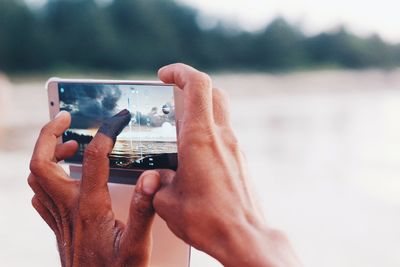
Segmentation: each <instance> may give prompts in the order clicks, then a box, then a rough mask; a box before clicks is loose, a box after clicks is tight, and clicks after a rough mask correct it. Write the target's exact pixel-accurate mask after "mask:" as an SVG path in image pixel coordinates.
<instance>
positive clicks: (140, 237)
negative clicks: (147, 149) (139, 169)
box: [122, 171, 160, 245]
mask: <svg viewBox="0 0 400 267" xmlns="http://www.w3.org/2000/svg"><path fill="white" fill-rule="evenodd" d="M159 188H160V175H159V174H158V172H156V171H146V172H144V173H143V174H142V175H141V176H140V177H139V180H138V182H137V184H136V187H135V190H134V193H133V196H132V201H131V206H130V209H129V217H128V222H127V227H126V232H125V233H124V239H125V240H122V241H127V242H134V243H130V244H135V245H138V244H140V242H142V241H144V240H146V238H150V233H151V226H152V224H153V219H154V208H153V197H154V194H155V193H156V192H157V190H158V189H159Z"/></svg>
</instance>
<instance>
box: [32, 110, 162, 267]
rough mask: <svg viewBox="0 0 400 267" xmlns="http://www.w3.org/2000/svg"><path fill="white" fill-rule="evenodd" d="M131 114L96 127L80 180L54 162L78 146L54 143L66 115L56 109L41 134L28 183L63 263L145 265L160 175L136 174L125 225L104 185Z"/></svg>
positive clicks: (66, 122) (67, 118)
mask: <svg viewBox="0 0 400 267" xmlns="http://www.w3.org/2000/svg"><path fill="white" fill-rule="evenodd" d="M129 119H130V115H129V112H128V111H126V110H124V111H121V112H120V113H119V114H117V115H116V116H114V117H113V118H109V119H108V120H106V121H105V123H104V124H103V126H102V127H100V129H103V130H101V131H99V132H98V133H97V134H96V135H95V136H94V138H93V140H92V141H91V142H90V144H89V145H88V146H87V149H86V151H85V154H84V163H83V176H82V180H81V181H79V180H73V179H71V178H70V177H69V176H68V175H67V174H66V173H65V172H64V170H63V169H62V167H61V166H60V165H58V164H57V162H58V161H62V160H64V159H66V158H68V157H70V156H72V155H74V154H75V153H76V151H77V150H78V143H77V142H75V141H70V142H67V143H64V144H57V138H58V137H60V136H61V135H62V134H63V133H64V131H65V130H67V129H68V128H69V127H70V124H71V117H70V114H69V113H67V112H65V111H64V112H60V113H59V114H58V115H57V117H56V118H55V119H54V120H52V121H51V122H50V123H48V124H47V125H46V126H45V127H44V128H43V129H42V131H41V133H40V136H39V138H38V141H37V143H36V146H35V150H34V153H33V156H32V160H31V164H30V169H31V172H32V173H31V174H30V176H29V178H28V182H29V185H30V186H31V188H32V189H33V191H34V193H35V196H34V197H33V199H32V204H33V206H34V207H35V208H36V210H37V211H38V213H39V214H40V215H41V216H42V218H43V219H44V220H45V221H46V222H47V224H48V225H49V226H50V228H51V229H52V230H53V231H54V233H55V235H56V238H57V244H58V249H59V252H60V256H61V261H62V266H143V267H144V266H148V265H149V261H150V252H151V228H152V223H153V219H154V210H153V206H152V201H153V195H154V193H155V192H156V191H157V190H158V188H159V185H160V181H159V177H158V176H157V175H156V173H155V172H154V171H149V172H147V173H146V174H145V175H142V176H141V177H140V178H139V181H138V183H137V186H136V187H135V191H134V194H133V196H132V201H131V206H130V212H129V218H128V222H127V225H125V224H124V223H122V222H120V221H118V220H116V218H115V216H114V213H113V212H112V209H111V198H110V194H109V192H108V187H107V182H108V173H109V159H108V154H109V153H110V152H111V151H112V149H113V146H114V143H115V138H116V136H117V135H118V134H119V133H120V131H121V129H122V128H124V127H125V126H126V124H128V123H129Z"/></svg>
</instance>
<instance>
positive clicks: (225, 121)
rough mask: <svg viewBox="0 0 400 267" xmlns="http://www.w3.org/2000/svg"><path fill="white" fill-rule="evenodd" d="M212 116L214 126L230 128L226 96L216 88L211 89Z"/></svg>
mask: <svg viewBox="0 0 400 267" xmlns="http://www.w3.org/2000/svg"><path fill="white" fill-rule="evenodd" d="M213 114H214V121H215V123H216V124H218V125H222V126H228V127H229V126H230V114H229V102H228V96H227V94H226V93H225V92H224V91H223V90H221V89H218V88H214V89H213Z"/></svg>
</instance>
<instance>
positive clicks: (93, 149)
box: [84, 142, 105, 160]
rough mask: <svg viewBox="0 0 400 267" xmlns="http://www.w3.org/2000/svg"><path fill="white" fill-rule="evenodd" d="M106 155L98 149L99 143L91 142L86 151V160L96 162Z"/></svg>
mask: <svg viewBox="0 0 400 267" xmlns="http://www.w3.org/2000/svg"><path fill="white" fill-rule="evenodd" d="M103 154H104V153H102V152H101V150H100V149H99V147H98V144H97V143H94V142H91V143H90V144H89V145H88V146H87V147H86V149H85V152H84V158H85V160H96V159H98V158H101V157H104V156H105V155H103Z"/></svg>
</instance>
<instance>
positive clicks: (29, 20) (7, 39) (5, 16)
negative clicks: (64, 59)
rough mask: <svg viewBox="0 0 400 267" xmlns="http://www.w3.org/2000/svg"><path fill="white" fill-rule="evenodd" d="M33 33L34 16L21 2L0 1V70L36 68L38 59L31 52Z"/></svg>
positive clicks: (12, 0)
mask: <svg viewBox="0 0 400 267" xmlns="http://www.w3.org/2000/svg"><path fill="white" fill-rule="evenodd" d="M34 32H35V18H34V15H33V14H32V13H31V12H30V10H29V9H28V7H27V6H26V5H25V3H24V2H23V1H21V0H0V69H4V70H10V71H16V70H27V69H32V68H35V67H36V64H38V61H39V59H38V57H37V55H36V54H35V53H34V52H33V51H34V50H32V45H33V44H32V43H33V42H34V41H36V40H35V36H34ZM39 64H40V63H39Z"/></svg>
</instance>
